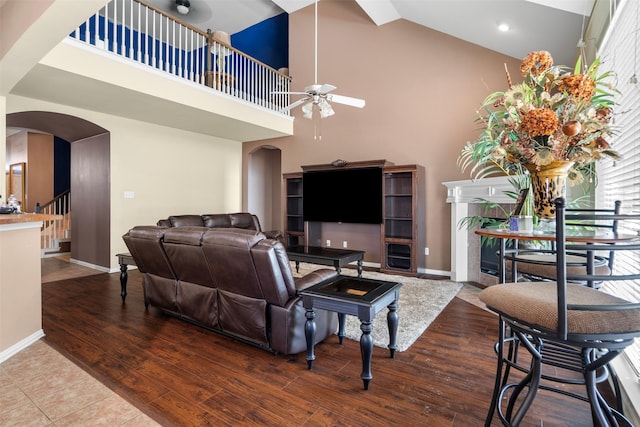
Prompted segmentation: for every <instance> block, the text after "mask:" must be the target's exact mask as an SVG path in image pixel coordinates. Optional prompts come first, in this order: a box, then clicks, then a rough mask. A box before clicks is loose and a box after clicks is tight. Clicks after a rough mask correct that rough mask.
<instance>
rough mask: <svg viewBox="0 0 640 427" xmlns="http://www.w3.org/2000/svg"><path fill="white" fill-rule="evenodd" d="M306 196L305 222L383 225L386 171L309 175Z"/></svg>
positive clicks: (304, 183)
mask: <svg viewBox="0 0 640 427" xmlns="http://www.w3.org/2000/svg"><path fill="white" fill-rule="evenodd" d="M302 193H303V198H302V215H303V219H304V220H305V221H318V222H347V223H356V224H381V223H382V168H379V167H370V168H352V169H349V168H347V169H331V170H318V171H307V172H304V173H303V174H302Z"/></svg>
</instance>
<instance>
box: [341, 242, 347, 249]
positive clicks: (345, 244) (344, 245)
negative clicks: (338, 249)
mask: <svg viewBox="0 0 640 427" xmlns="http://www.w3.org/2000/svg"><path fill="white" fill-rule="evenodd" d="M342 247H343V248H346V247H347V241H346V240H345V241H344V242H342Z"/></svg>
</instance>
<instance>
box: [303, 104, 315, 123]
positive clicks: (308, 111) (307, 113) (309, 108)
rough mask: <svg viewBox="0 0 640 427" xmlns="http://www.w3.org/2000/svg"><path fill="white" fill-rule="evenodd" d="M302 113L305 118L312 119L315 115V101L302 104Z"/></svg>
mask: <svg viewBox="0 0 640 427" xmlns="http://www.w3.org/2000/svg"><path fill="white" fill-rule="evenodd" d="M302 113H303V117H304V118H305V119H309V120H311V118H312V117H313V102H307V103H306V104H304V105H303V106H302Z"/></svg>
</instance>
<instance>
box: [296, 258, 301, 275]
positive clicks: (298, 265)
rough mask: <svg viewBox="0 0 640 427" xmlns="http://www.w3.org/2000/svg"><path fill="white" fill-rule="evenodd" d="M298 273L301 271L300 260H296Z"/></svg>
mask: <svg viewBox="0 0 640 427" xmlns="http://www.w3.org/2000/svg"><path fill="white" fill-rule="evenodd" d="M296 273H300V261H296Z"/></svg>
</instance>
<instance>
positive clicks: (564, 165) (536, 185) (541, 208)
mask: <svg viewBox="0 0 640 427" xmlns="http://www.w3.org/2000/svg"><path fill="white" fill-rule="evenodd" d="M525 166H526V168H527V170H529V173H530V174H531V192H532V193H533V194H532V196H533V207H534V211H535V214H536V216H538V218H540V222H539V228H540V227H541V228H545V227H550V226H551V228H552V229H553V228H554V221H553V219H554V218H555V217H556V205H555V203H554V202H555V200H556V199H557V198H558V197H565V195H566V192H567V175H568V173H569V169H571V166H573V162H570V161H555V162H551V163H549V164H548V165H544V166H536V165H533V164H528V165H525ZM550 231H552V230H550Z"/></svg>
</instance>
